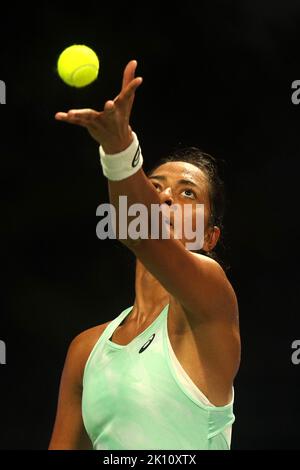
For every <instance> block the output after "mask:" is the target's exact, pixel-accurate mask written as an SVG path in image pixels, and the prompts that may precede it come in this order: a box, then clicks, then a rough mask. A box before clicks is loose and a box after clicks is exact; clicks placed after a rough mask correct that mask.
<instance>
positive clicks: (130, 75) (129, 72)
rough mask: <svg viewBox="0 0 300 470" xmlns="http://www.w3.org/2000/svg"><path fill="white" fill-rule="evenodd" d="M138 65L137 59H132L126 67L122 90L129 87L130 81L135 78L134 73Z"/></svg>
mask: <svg viewBox="0 0 300 470" xmlns="http://www.w3.org/2000/svg"><path fill="white" fill-rule="evenodd" d="M136 67H137V61H136V60H131V61H130V62H128V64H127V65H126V67H125V69H124V73H123V82H122V91H123V90H124V89H125V88H127V86H128V85H129V83H130V82H131V81H132V80H133V79H134V74H135V70H136Z"/></svg>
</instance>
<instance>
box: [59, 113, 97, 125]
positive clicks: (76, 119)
mask: <svg viewBox="0 0 300 470" xmlns="http://www.w3.org/2000/svg"><path fill="white" fill-rule="evenodd" d="M100 114H101V113H99V112H98V111H95V110H94V109H70V111H68V112H67V113H63V112H58V113H56V114H55V119H57V120H58V121H65V122H69V123H70V124H77V125H79V126H84V127H87V126H89V125H91V124H93V122H94V121H95V120H97V119H98V118H99V116H100Z"/></svg>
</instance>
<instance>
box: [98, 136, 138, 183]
mask: <svg viewBox="0 0 300 470" xmlns="http://www.w3.org/2000/svg"><path fill="white" fill-rule="evenodd" d="M132 134H133V141H132V142H131V144H130V145H129V147H127V149H125V150H123V151H122V152H119V153H114V154H108V153H105V152H104V150H103V147H102V146H101V145H100V147H99V153H100V161H101V165H102V170H103V174H104V175H105V176H106V177H107V178H108V179H109V180H112V181H120V180H124V179H125V178H128V177H129V176H131V175H134V173H136V172H137V171H138V170H139V169H140V168H141V167H142V165H143V156H142V152H141V147H140V144H139V141H138V138H137V136H136V134H135V133H134V132H132Z"/></svg>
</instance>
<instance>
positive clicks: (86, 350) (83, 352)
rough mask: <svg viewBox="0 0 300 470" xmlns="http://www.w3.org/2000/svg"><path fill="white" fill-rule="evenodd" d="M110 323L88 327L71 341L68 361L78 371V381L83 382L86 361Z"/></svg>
mask: <svg viewBox="0 0 300 470" xmlns="http://www.w3.org/2000/svg"><path fill="white" fill-rule="evenodd" d="M109 323H110V321H108V322H106V323H102V324H101V325H97V326H94V327H92V328H88V329H87V330H84V331H82V332H81V333H79V334H78V335H77V336H75V338H74V339H73V340H72V341H71V343H70V345H69V348H68V353H67V358H66V363H67V364H68V367H69V368H71V369H72V368H73V367H74V369H75V371H76V372H74V373H75V374H76V376H77V383H79V384H82V377H83V371H84V367H85V364H86V361H87V360H88V357H89V355H90V353H91V351H92V349H93V347H94V346H95V344H96V343H97V341H98V339H99V338H100V336H101V335H102V333H103V332H104V330H105V328H106V327H107V326H108V325H109Z"/></svg>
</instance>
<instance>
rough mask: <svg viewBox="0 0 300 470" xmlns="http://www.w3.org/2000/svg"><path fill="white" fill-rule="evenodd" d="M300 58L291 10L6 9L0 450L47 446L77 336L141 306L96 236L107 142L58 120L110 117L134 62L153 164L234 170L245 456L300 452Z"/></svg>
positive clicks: (124, 262)
mask: <svg viewBox="0 0 300 470" xmlns="http://www.w3.org/2000/svg"><path fill="white" fill-rule="evenodd" d="M74 43H77V44H86V45H88V46H90V47H92V48H93V49H94V50H95V51H96V52H97V54H98V55H99V58H100V61H101V64H100V74H99V78H98V80H97V81H96V82H94V83H93V84H92V85H90V86H88V87H86V88H83V89H80V90H78V89H73V88H70V87H68V86H67V85H65V84H64V83H63V82H62V81H61V80H60V78H59V77H58V76H57V73H56V61H57V58H58V55H59V53H60V52H61V51H62V50H63V49H64V48H65V47H67V46H69V45H71V44H74ZM299 46H300V4H299V2H298V1H296V0H294V1H291V0H290V1H286V2H283V1H282V2H278V1H277V2H276V1H275V2H274V1H271V0H264V1H263V2H261V1H259V0H252V1H250V0H248V1H230V0H226V1H225V0H224V1H213V0H205V1H204V0H201V1H200V0H199V1H197V2H195V1H189V0H186V1H185V2H180V3H179V4H178V5H177V6H176V5H175V3H174V2H172V4H170V5H169V4H163V2H160V3H157V4H156V3H155V2H149V3H146V2H134V1H132V2H129V3H128V2H127V3H124V2H123V3H122V4H120V5H119V4H113V3H110V4H109V5H108V4H104V3H103V2H99V1H98V2H95V1H91V2H88V3H86V4H84V3H83V4H82V5H78V6H77V7H76V6H75V5H74V4H73V5H72V4H71V3H70V4H67V3H63V2H60V3H48V2H47V3H46V2H44V3H43V2H39V3H38V4H37V5H36V6H33V5H32V6H31V5H30V4H29V3H23V4H21V5H18V4H15V5H9V4H7V5H6V6H4V5H1V58H0V79H1V80H4V81H5V83H6V87H7V104H6V105H2V106H0V119H1V128H0V135H1V138H0V152H1V153H0V156H1V175H0V178H1V189H2V198H1V233H2V236H3V240H2V243H1V252H2V255H1V256H2V261H1V267H2V275H3V277H2V283H1V287H2V289H1V290H2V296H1V316H0V339H1V340H3V341H5V343H6V346H7V364H6V365H1V366H0V386H1V388H0V414H1V419H0V448H2V449H45V448H47V446H48V443H49V439H50V435H51V431H52V426H53V421H54V416H55V410H56V400H57V393H58V385H59V380H60V374H61V370H62V367H63V363H64V358H65V354H66V350H67V347H68V345H69V343H70V341H71V340H72V339H73V337H74V336H75V335H77V334H78V333H79V332H81V331H83V330H85V329H87V328H89V327H91V326H94V325H97V324H100V323H104V322H106V321H108V320H111V319H113V318H115V317H116V316H117V315H118V314H119V313H120V312H121V310H123V309H124V308H126V307H127V306H129V305H132V303H133V301H134V266H135V263H134V258H133V255H132V254H131V253H130V252H128V251H127V250H126V248H125V247H123V246H122V245H121V244H118V242H116V241H112V240H106V241H100V240H98V239H97V237H96V233H95V228H96V224H97V222H98V220H99V219H98V218H97V217H96V215H95V214H96V208H97V206H98V205H99V204H100V203H103V202H108V192H107V183H106V180H105V178H104V176H103V175H102V171H101V168H100V164H99V158H98V150H97V144H96V143H95V142H94V141H93V140H92V139H91V137H90V136H89V135H88V133H87V132H86V130H85V129H82V128H78V127H76V126H70V125H67V124H65V123H59V122H56V121H55V120H54V114H55V112H57V111H60V110H63V111H65V110H68V109H70V108H81V107H84V108H85V107H92V108H96V109H102V106H103V104H104V102H105V101H106V100H107V99H112V98H114V97H115V96H116V94H117V93H118V92H119V89H120V85H121V79H122V72H123V68H124V66H125V65H126V63H127V62H128V61H129V60H130V59H137V61H138V69H137V74H138V75H141V76H143V78H144V82H143V84H142V86H141V87H140V88H139V90H138V92H137V95H136V101H135V105H134V110H133V114H132V121H131V124H132V127H133V129H134V130H135V131H136V132H137V134H138V136H139V139H140V142H141V144H142V149H143V156H144V160H145V165H146V167H147V166H151V165H152V164H154V163H155V162H156V161H157V160H158V158H159V157H161V156H164V155H166V154H167V153H168V152H170V151H171V150H173V149H174V148H177V147H180V146H181V145H183V146H187V145H194V146H198V147H200V148H202V149H203V150H205V151H207V152H209V153H211V154H213V155H214V156H216V157H217V158H219V159H220V160H224V164H223V165H222V170H221V171H222V173H223V178H224V179H225V182H226V187H227V196H228V208H227V215H226V219H225V227H226V231H225V240H226V259H227V260H228V261H229V262H230V265H231V269H230V270H229V272H228V276H229V278H230V280H231V282H232V284H233V286H234V288H235V290H236V293H237V296H238V300H239V306H240V324H241V336H242V346H243V349H242V362H241V368H240V372H239V374H238V376H237V378H236V381H235V392H236V397H235V415H236V423H235V424H234V427H233V438H232V448H233V449H291V448H299V447H300V446H299V425H298V422H299V419H300V404H299V374H300V365H298V366H296V365H293V364H292V362H291V354H292V349H291V344H292V342H293V341H294V340H295V339H299V338H300V320H299V308H298V262H297V254H298V227H299V224H298V191H299V179H298V166H299V165H298V158H299V150H300V149H299V147H300V140H299V122H300V106H295V105H293V103H292V101H291V94H292V89H291V84H292V82H293V81H294V80H296V79H300V59H299V50H300V47H299Z"/></svg>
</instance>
